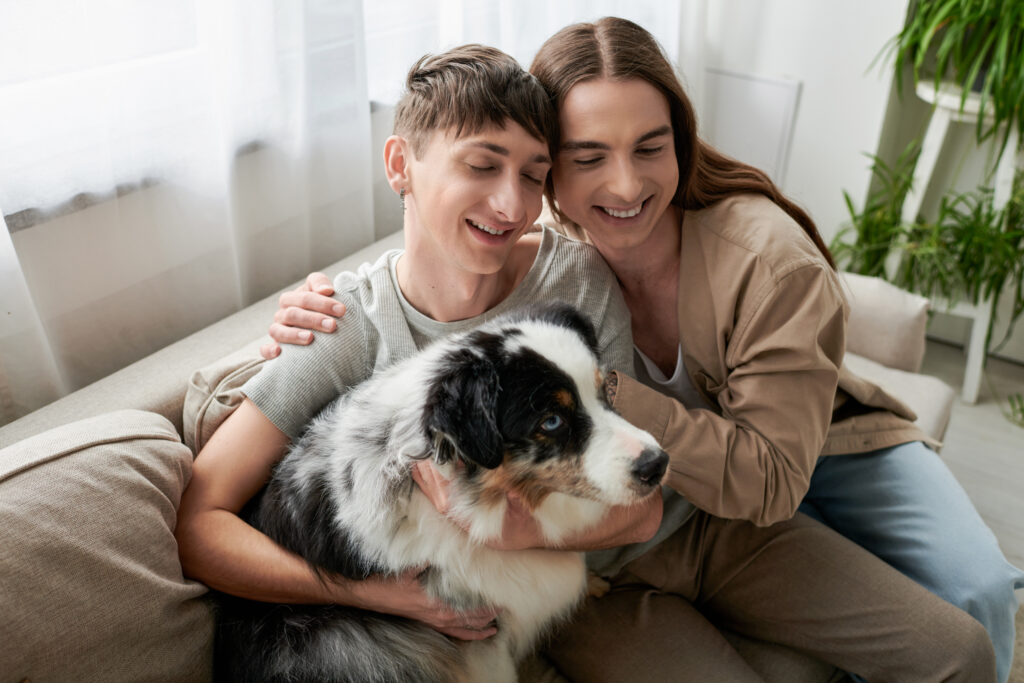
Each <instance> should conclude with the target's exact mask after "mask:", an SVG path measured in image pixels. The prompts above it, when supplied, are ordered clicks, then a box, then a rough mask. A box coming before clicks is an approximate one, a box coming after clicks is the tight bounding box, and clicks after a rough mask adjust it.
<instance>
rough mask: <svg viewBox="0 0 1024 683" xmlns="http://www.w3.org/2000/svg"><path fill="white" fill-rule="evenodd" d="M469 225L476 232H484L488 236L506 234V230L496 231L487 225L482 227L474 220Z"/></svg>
mask: <svg viewBox="0 0 1024 683" xmlns="http://www.w3.org/2000/svg"><path fill="white" fill-rule="evenodd" d="M469 224H470V225H472V226H473V227H474V228H477V229H478V230H483V231H484V232H486V233H488V234H490V235H504V234H505V233H506V232H508V230H498V229H497V228H492V227H491V226H489V225H484V224H483V223H477V222H476V221H474V220H470V221H469Z"/></svg>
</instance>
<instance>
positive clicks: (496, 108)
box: [394, 44, 558, 155]
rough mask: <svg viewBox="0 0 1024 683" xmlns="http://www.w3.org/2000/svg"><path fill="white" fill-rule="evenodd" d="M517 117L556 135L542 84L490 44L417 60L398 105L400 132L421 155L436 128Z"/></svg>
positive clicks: (537, 133)
mask: <svg viewBox="0 0 1024 683" xmlns="http://www.w3.org/2000/svg"><path fill="white" fill-rule="evenodd" d="M508 121H515V122H516V123H518V124H519V125H520V126H522V127H523V129H524V130H525V131H526V132H527V133H529V134H530V135H532V136H533V137H535V138H537V139H538V140H540V141H541V142H544V143H546V144H549V145H550V144H553V143H554V140H555V139H556V138H557V131H556V127H557V125H558V118H557V116H556V114H555V109H554V105H553V104H552V103H551V100H550V99H549V98H548V95H547V93H546V92H545V90H544V88H543V87H542V86H541V84H540V82H539V81H538V80H537V79H536V78H534V77H533V76H532V75H531V74H529V73H528V72H527V71H526V70H525V69H523V67H522V66H520V65H519V62H517V61H516V60H515V59H513V58H512V57H510V56H509V55H507V54H505V53H504V52H502V51H501V50H498V49H496V48H493V47H487V46H486V45H477V44H470V45H462V46H460V47H456V48H452V49H451V50H448V51H447V52H444V53H442V54H439V55H425V56H423V57H421V58H420V59H419V61H417V62H416V63H415V64H413V65H412V68H411V69H409V75H408V76H407V77H406V79H405V92H404V93H403V94H402V97H401V99H399V101H398V105H397V106H396V108H395V127H394V132H395V134H396V135H401V136H402V137H404V138H406V139H408V140H409V141H410V143H411V144H412V149H413V152H414V153H415V154H417V155H419V154H420V153H421V151H422V149H423V145H424V144H425V142H426V140H427V138H428V137H429V136H430V134H431V133H433V132H434V131H437V130H453V131H454V132H455V135H456V136H458V135H462V134H463V133H476V132H479V131H480V130H482V129H483V128H485V127H487V126H489V125H495V126H498V127H500V128H504V127H505V124H506V123H507V122H508Z"/></svg>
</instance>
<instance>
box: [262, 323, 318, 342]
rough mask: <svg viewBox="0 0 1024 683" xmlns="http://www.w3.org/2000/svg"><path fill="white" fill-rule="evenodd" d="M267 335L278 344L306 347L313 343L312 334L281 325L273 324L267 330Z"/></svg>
mask: <svg viewBox="0 0 1024 683" xmlns="http://www.w3.org/2000/svg"><path fill="white" fill-rule="evenodd" d="M267 334H269V335H270V338H271V339H273V340H274V341H275V342H278V343H280V344H298V345H300V346H306V345H307V344H309V343H310V342H311V341H313V333H312V332H310V331H309V330H303V329H300V328H298V327H288V326H287V325H282V324H281V323H273V324H272V325H271V326H270V328H269V329H268V330H267Z"/></svg>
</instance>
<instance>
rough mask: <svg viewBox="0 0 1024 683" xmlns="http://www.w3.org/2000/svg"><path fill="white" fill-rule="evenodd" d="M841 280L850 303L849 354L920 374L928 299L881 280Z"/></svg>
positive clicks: (846, 275) (844, 276)
mask: <svg viewBox="0 0 1024 683" xmlns="http://www.w3.org/2000/svg"><path fill="white" fill-rule="evenodd" d="M840 277H841V278H842V280H843V283H844V285H845V287H846V292H847V296H848V299H849V302H850V320H849V323H848V324H847V326H846V350H847V351H848V352H850V353H855V354H857V355H859V356H863V357H865V358H869V359H871V360H873V361H875V362H876V363H881V364H882V365H884V366H886V367H889V368H896V369H897V370H905V371H907V372H919V371H920V370H921V362H922V361H923V360H924V350H925V345H926V343H927V342H926V339H925V329H926V328H927V326H928V310H929V302H928V299H926V298H924V297H923V296H920V295H919V294H913V293H911V292H908V291H906V290H904V289H900V288H899V287H897V286H896V285H894V284H892V283H889V282H886V281H885V280H883V279H881V278H877V277H869V276H867V275H858V274H857V273H840ZM898 395H899V394H898V393H897V396H898Z"/></svg>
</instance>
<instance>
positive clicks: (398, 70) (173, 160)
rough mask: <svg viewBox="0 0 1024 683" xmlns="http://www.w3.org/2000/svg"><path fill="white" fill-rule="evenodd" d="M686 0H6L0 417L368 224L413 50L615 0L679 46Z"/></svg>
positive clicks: (69, 386)
mask: <svg viewBox="0 0 1024 683" xmlns="http://www.w3.org/2000/svg"><path fill="white" fill-rule="evenodd" d="M694 2H697V3H698V4H700V5H703V3H704V2H705V0H686V1H685V2H665V1H663V0H596V1H592V2H582V1H570V0H563V1H560V2H547V1H546V0H431V1H416V0H368V1H366V2H364V1H363V0H276V1H275V0H0V215H2V216H3V222H4V228H5V229H4V230H2V231H0V424H3V423H5V422H8V421H10V420H13V419H15V418H17V417H19V416H20V415H23V414H25V413H27V412H30V411H31V410H33V409H35V408H37V407H39V406H41V405H43V404H45V403H47V402H49V401H52V400H54V399H56V398H58V397H59V396H61V395H63V394H66V393H68V392H70V391H73V390H75V389H77V388H79V387H81V386H84V385H86V384H88V383H90V382H92V381H94V380H96V379H98V378H101V377H103V376H105V375H107V374H109V373H111V372H113V371H115V370H117V369H119V368H121V367H124V366H125V365H127V364H129V363H131V362H132V361H134V360H136V359H138V358H141V357H142V356H145V355H147V354H149V353H151V352H153V351H155V350H157V349H159V348H161V347H162V346H165V345H167V344H169V343H172V342H174V341H176V340H177V339H180V338H182V337H184V336H186V335H187V334H189V333H191V332H193V331H195V330H197V329H200V328H202V327H204V326H206V325H208V324H210V323H212V322H214V321H216V320H218V319H220V318H222V317H224V316H225V315H227V314H229V313H231V312H233V311H235V310H238V309H239V308H241V307H243V306H245V305H248V304H249V303H251V302H253V301H255V300H257V299H259V298H261V297H263V296H265V295H267V294H268V293H270V292H272V291H274V290H276V289H278V288H280V287H282V286H284V285H286V284H287V283H289V282H291V281H293V280H296V279H298V278H300V277H301V276H303V275H304V274H305V273H307V272H308V271H310V270H312V269H315V268H318V267H322V266H324V265H327V264H329V263H331V262H333V261H335V260H337V259H339V258H341V257H342V256H344V255H346V254H348V253H351V252H352V251H354V250H356V249H358V248H359V247H361V246H363V245H365V244H367V243H369V242H370V241H372V239H373V236H374V206H373V185H372V183H373V181H374V180H375V179H374V178H373V177H372V175H373V174H372V173H371V168H372V159H373V158H375V157H376V156H377V155H379V153H380V152H379V150H377V149H371V143H370V140H371V131H370V121H371V119H370V101H371V100H373V101H377V102H381V103H385V104H388V103H393V102H394V101H395V100H396V99H397V97H398V94H399V92H400V89H401V85H402V83H403V81H404V77H405V73H406V71H407V70H408V68H409V66H410V64H411V63H412V62H413V61H414V60H415V59H416V58H418V57H419V56H421V55H422V54H424V53H426V52H438V51H440V50H443V49H445V48H447V47H450V46H452V45H456V44H459V43H464V42H480V43H485V44H491V45H494V46H496V47H499V48H502V49H504V50H506V51H507V52H509V53H510V54H512V55H513V56H515V57H517V58H518V59H519V60H520V61H521V62H522V63H523V64H524V65H527V66H528V65H529V62H530V59H531V58H532V57H533V54H534V52H535V51H536V49H537V48H538V47H539V46H540V44H541V42H543V40H544V39H545V38H546V37H547V36H549V35H550V34H551V33H553V32H554V31H555V30H557V29H558V28H561V27H562V26H564V25H566V24H569V23H572V22H575V21H581V20H591V19H595V18H598V17H601V16H604V15H609V14H614V15H619V16H624V17H628V18H630V19H633V20H635V21H637V22H638V23H641V24H642V25H644V26H645V27H647V28H648V29H649V30H651V31H652V33H654V34H655V35H656V36H657V37H658V38H659V40H660V41H661V42H662V44H663V45H664V46H665V47H666V49H667V50H668V51H669V53H670V55H671V56H672V57H673V58H676V57H677V55H680V54H681V49H682V54H684V55H688V53H687V50H686V47H685V46H683V45H681V43H683V42H685V40H684V39H685V38H687V37H688V36H692V35H693V33H692V31H693V29H692V26H691V28H690V29H688V30H687V32H682V31H681V29H680V22H681V20H685V19H687V18H688V16H687V15H692V14H693V13H692V12H691V11H690V10H689V9H686V6H688V5H690V4H692V3H694ZM698 34H699V31H698ZM691 57H692V55H689V56H688V57H687V58H688V59H690V58H691ZM691 61H692V60H691ZM377 137H378V139H379V138H380V134H379V132H378V136H377ZM378 213H381V214H386V212H384V211H381V210H380V209H378ZM395 227H398V226H395ZM384 232H386V231H383V232H380V233H378V234H383V233H384Z"/></svg>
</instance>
